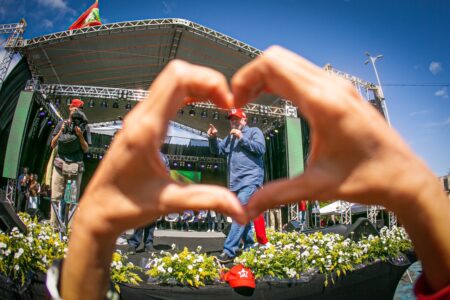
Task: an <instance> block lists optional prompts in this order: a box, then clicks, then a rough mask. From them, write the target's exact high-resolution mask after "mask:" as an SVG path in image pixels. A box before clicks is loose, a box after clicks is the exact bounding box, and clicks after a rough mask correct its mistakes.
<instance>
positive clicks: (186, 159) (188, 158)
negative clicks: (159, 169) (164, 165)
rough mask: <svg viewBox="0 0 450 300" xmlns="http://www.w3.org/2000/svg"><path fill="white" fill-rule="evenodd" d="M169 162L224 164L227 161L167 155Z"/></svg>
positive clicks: (214, 158) (213, 158)
mask: <svg viewBox="0 0 450 300" xmlns="http://www.w3.org/2000/svg"><path fill="white" fill-rule="evenodd" d="M166 156H167V158H168V159H169V161H185V162H204V163H208V164H224V163H225V159H223V158H217V157H198V156H188V155H173V154H166Z"/></svg>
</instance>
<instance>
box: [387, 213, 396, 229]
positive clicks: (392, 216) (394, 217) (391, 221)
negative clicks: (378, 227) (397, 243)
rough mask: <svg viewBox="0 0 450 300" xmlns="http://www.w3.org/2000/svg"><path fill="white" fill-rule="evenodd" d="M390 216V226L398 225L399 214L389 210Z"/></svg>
mask: <svg viewBox="0 0 450 300" xmlns="http://www.w3.org/2000/svg"><path fill="white" fill-rule="evenodd" d="M388 218H389V228H392V227H393V226H397V216H396V215H395V214H394V213H393V212H392V211H390V212H388Z"/></svg>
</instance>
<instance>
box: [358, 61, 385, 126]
mask: <svg viewBox="0 0 450 300" xmlns="http://www.w3.org/2000/svg"><path fill="white" fill-rule="evenodd" d="M364 54H365V55H366V56H367V57H368V58H369V59H368V60H366V61H365V62H364V64H365V65H367V64H368V63H369V61H370V62H371V63H372V67H373V70H374V72H375V77H376V78H377V83H378V88H379V90H380V93H379V96H380V98H381V99H380V100H381V108H382V109H383V113H384V116H385V118H386V122H387V123H388V124H389V126H391V120H390V118H389V113H388V109H387V105H386V101H385V99H384V93H383V88H382V86H381V81H380V77H379V76H378V71H377V67H376V66H375V62H376V61H377V59H379V58H383V55H377V56H371V55H370V53H369V52H365V53H364Z"/></svg>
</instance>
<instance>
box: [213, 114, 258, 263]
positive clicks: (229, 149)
mask: <svg viewBox="0 0 450 300" xmlns="http://www.w3.org/2000/svg"><path fill="white" fill-rule="evenodd" d="M228 119H229V120H230V125H231V131H230V134H229V135H228V136H227V137H226V138H225V139H223V140H222V141H218V140H217V133H218V130H217V129H216V128H215V127H214V125H212V124H210V125H209V129H208V137H209V147H210V150H211V153H213V154H221V155H226V156H227V164H228V168H227V171H228V174H227V175H228V187H229V189H230V190H231V191H232V192H234V193H235V194H236V196H237V198H238V199H239V201H240V202H241V204H242V205H246V204H247V202H248V200H249V198H250V197H251V196H252V195H253V194H254V193H255V192H256V191H257V190H258V189H259V188H260V187H261V186H262V185H263V179H264V162H263V156H264V153H265V152H266V144H265V141H264V135H263V133H262V132H261V130H260V129H259V128H256V127H248V126H247V116H246V115H245V113H244V111H242V109H232V110H231V111H230V112H229V114H228ZM241 239H243V240H244V248H247V247H250V246H252V245H253V244H254V240H253V232H252V224H251V222H250V223H248V224H246V225H244V226H241V225H239V224H238V223H237V222H236V221H235V220H233V223H232V224H231V229H230V233H229V234H228V236H227V239H226V240H225V244H224V248H223V252H222V253H221V254H220V255H219V260H220V261H222V262H229V261H231V260H232V259H233V258H234V257H235V256H236V250H237V249H238V247H239V242H240V240H241Z"/></svg>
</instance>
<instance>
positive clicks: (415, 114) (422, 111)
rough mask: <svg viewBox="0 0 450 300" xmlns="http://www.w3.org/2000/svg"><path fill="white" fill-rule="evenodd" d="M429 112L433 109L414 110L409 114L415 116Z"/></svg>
mask: <svg viewBox="0 0 450 300" xmlns="http://www.w3.org/2000/svg"><path fill="white" fill-rule="evenodd" d="M429 113H431V110H428V109H424V110H419V111H413V112H411V113H409V116H410V117H415V116H419V115H427V114H429Z"/></svg>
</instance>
